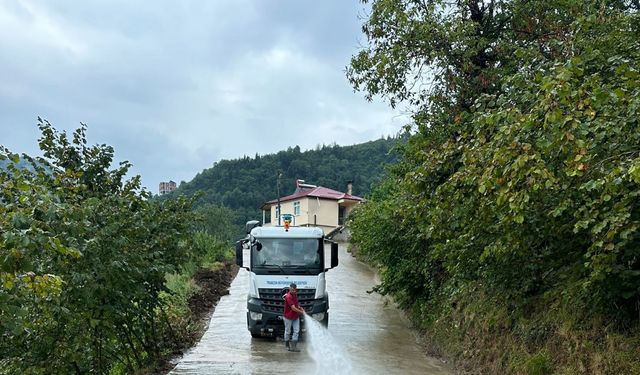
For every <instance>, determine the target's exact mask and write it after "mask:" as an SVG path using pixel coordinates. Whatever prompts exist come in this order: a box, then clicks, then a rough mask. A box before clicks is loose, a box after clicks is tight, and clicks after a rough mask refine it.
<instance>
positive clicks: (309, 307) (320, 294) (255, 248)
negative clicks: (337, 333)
mask: <svg viewBox="0 0 640 375" xmlns="http://www.w3.org/2000/svg"><path fill="white" fill-rule="evenodd" d="M245 230H246V233H247V237H246V238H245V239H243V240H240V241H238V242H236V263H237V264H238V265H239V266H240V267H243V268H245V269H246V270H247V271H249V291H248V295H247V328H248V329H249V331H250V332H251V336H252V337H282V336H283V333H284V323H283V321H282V315H283V310H284V300H283V298H282V296H283V295H284V294H285V293H286V292H287V289H288V287H289V284H291V283H295V284H296V285H297V286H298V300H299V301H300V305H301V306H302V308H304V310H305V311H306V312H307V315H306V316H310V317H311V318H313V319H316V320H318V321H320V322H321V323H323V324H324V325H327V324H328V323H329V295H328V293H327V288H326V280H325V273H326V272H327V271H328V270H329V269H331V268H334V267H337V266H338V244H337V243H334V242H332V243H331V264H330V266H329V267H325V253H324V249H325V246H324V242H325V239H324V232H323V231H322V229H320V228H316V227H289V223H288V222H285V226H283V227H261V226H260V222H258V221H249V222H247V224H246V226H245ZM245 248H248V249H249V262H248V263H249V266H248V267H247V266H244V259H243V251H244V249H245ZM304 318H305V317H302V318H301V323H302V324H301V332H304Z"/></svg>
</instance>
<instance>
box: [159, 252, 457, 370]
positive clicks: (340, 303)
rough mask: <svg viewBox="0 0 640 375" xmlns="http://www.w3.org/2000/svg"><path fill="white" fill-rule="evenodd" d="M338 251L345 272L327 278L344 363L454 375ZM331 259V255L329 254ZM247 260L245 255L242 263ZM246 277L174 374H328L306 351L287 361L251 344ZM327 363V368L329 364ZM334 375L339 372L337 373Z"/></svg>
mask: <svg viewBox="0 0 640 375" xmlns="http://www.w3.org/2000/svg"><path fill="white" fill-rule="evenodd" d="M345 249H346V248H345V246H342V245H340V265H339V266H338V267H337V268H335V269H332V270H330V271H329V272H328V273H327V276H326V278H327V288H328V291H329V301H330V309H329V331H330V333H331V335H332V336H333V338H334V340H335V342H336V343H337V345H339V346H341V347H342V348H343V350H344V352H345V356H346V357H348V358H349V359H350V360H351V367H352V370H351V371H349V373H351V374H428V375H443V374H450V372H449V371H448V370H447V369H446V368H445V367H444V366H443V365H442V363H441V362H440V361H438V360H437V359H433V358H429V357H427V356H425V355H424V354H423V351H422V349H421V347H420V345H419V344H418V342H417V339H416V337H415V335H414V333H413V332H412V330H411V329H410V328H409V326H408V323H407V321H406V319H405V318H404V317H403V316H402V314H400V312H399V311H398V310H397V309H396V308H395V307H394V306H392V304H385V302H384V300H383V298H381V297H380V296H379V295H378V294H375V293H371V294H368V293H367V292H366V291H367V290H370V289H371V288H372V287H373V286H374V285H376V283H377V279H376V275H375V273H374V272H373V271H372V270H371V268H369V267H368V266H366V265H365V264H363V263H361V262H358V261H357V260H355V258H353V257H352V256H351V255H350V254H349V253H347V252H346V250H345ZM327 252H328V253H330V251H329V249H328V248H327ZM245 257H246V255H245ZM248 281H249V277H248V272H247V271H245V270H244V269H241V270H240V272H238V276H237V277H236V279H235V280H234V281H233V283H232V284H231V287H230V290H229V292H230V294H229V295H227V296H224V297H222V299H221V300H220V302H219V303H218V306H217V307H216V310H215V312H214V313H213V316H212V318H211V322H210V324H209V329H208V330H207V331H206V333H205V334H204V336H203V337H202V339H201V341H200V342H199V343H198V344H197V346H196V347H195V348H193V349H191V350H190V351H189V352H187V353H186V354H185V356H184V357H183V358H182V359H181V360H180V362H179V363H178V365H177V366H176V367H175V368H174V369H173V371H172V372H171V374H284V373H288V374H293V373H294V372H295V373H301V371H303V373H306V374H313V373H324V372H325V371H323V367H325V366H324V365H323V364H322V363H321V364H317V363H315V362H314V360H313V358H312V357H311V356H310V353H309V350H310V347H309V343H308V342H304V341H303V342H301V343H300V344H299V345H298V347H299V348H300V349H301V350H302V352H301V353H290V352H287V351H286V350H285V348H284V345H283V343H282V341H274V340H269V339H252V338H251V335H250V334H249V331H248V330H247V325H246V324H247V323H246V303H247V301H246V298H247V290H248V285H249V282H248ZM331 360H332V359H331V358H326V361H331ZM332 372H333V374H332V375H336V373H339V371H338V372H336V371H332Z"/></svg>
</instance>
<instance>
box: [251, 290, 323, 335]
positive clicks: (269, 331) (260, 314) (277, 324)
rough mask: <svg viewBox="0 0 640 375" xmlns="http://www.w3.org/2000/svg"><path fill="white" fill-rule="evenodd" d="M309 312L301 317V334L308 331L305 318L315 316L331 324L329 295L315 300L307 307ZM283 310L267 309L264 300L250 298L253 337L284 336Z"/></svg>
mask: <svg viewBox="0 0 640 375" xmlns="http://www.w3.org/2000/svg"><path fill="white" fill-rule="evenodd" d="M305 310H306V312H307V314H305V315H304V316H301V317H300V334H301V335H303V334H304V332H305V331H306V328H305V322H304V320H305V318H307V317H313V318H315V319H317V320H319V321H320V322H321V323H322V324H323V325H325V326H327V325H328V324H329V312H328V310H329V297H328V296H325V297H324V298H322V299H317V300H313V304H312V305H311V306H307V307H306V308H305ZM282 314H283V311H280V312H273V311H266V310H265V309H263V307H262V301H261V300H260V299H258V298H249V299H248V301H247V327H248V328H249V331H250V332H251V336H253V337H283V336H284V322H283V320H282V319H283V318H282Z"/></svg>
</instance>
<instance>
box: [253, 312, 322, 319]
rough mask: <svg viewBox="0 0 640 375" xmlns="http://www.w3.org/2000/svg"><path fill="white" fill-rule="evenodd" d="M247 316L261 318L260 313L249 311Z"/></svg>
mask: <svg viewBox="0 0 640 375" xmlns="http://www.w3.org/2000/svg"><path fill="white" fill-rule="evenodd" d="M323 315H324V314H323ZM249 317H250V318H251V320H262V313H259V312H255V311H249Z"/></svg>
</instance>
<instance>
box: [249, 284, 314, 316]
mask: <svg viewBox="0 0 640 375" xmlns="http://www.w3.org/2000/svg"><path fill="white" fill-rule="evenodd" d="M258 293H260V300H261V301H262V309H263V310H264V311H271V312H278V313H282V312H284V300H283V299H282V296H283V295H284V293H283V290H282V289H271V288H260V289H258ZM315 297H316V290H315V289H298V301H299V302H300V306H301V307H302V308H303V309H305V310H308V311H311V307H312V306H313V300H314V298H315Z"/></svg>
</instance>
